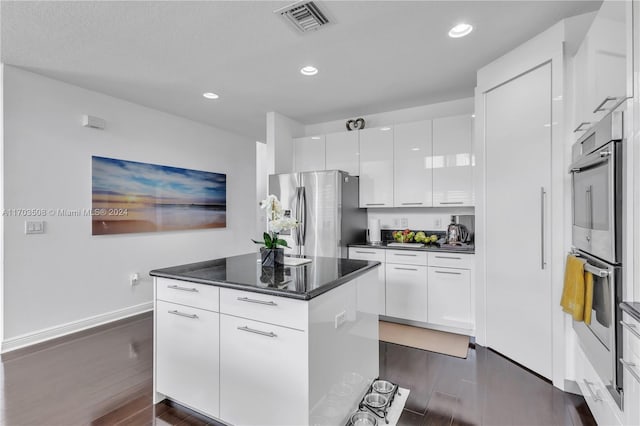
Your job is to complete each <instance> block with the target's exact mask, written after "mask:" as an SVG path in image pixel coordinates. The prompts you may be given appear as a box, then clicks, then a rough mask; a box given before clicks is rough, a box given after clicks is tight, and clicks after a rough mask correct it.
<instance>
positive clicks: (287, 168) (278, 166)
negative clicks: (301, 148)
mask: <svg viewBox="0 0 640 426" xmlns="http://www.w3.org/2000/svg"><path fill="white" fill-rule="evenodd" d="M300 136H304V126H303V125H302V124H301V123H298V122H297V121H295V120H292V119H291V118H289V117H287V116H285V115H282V114H280V113H278V112H273V111H272V112H268V113H267V162H268V173H269V174H273V173H291V172H293V138H297V137H300Z"/></svg>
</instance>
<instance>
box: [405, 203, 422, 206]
mask: <svg viewBox="0 0 640 426" xmlns="http://www.w3.org/2000/svg"><path fill="white" fill-rule="evenodd" d="M400 204H401V205H403V206H421V205H422V204H423V203H400Z"/></svg>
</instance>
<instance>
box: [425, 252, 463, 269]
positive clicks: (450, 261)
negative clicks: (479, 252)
mask: <svg viewBox="0 0 640 426" xmlns="http://www.w3.org/2000/svg"><path fill="white" fill-rule="evenodd" d="M429 266H436V267H440V268H458V269H473V255H472V254H460V253H448V252H443V253H435V252H431V253H429Z"/></svg>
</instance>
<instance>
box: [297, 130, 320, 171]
mask: <svg viewBox="0 0 640 426" xmlns="http://www.w3.org/2000/svg"><path fill="white" fill-rule="evenodd" d="M316 170H325V137H324V135H321V136H308V137H305V138H295V139H293V171H294V172H313V171H316Z"/></svg>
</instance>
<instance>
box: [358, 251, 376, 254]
mask: <svg viewBox="0 0 640 426" xmlns="http://www.w3.org/2000/svg"><path fill="white" fill-rule="evenodd" d="M356 253H360V254H376V252H375V251H358V250H356Z"/></svg>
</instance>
